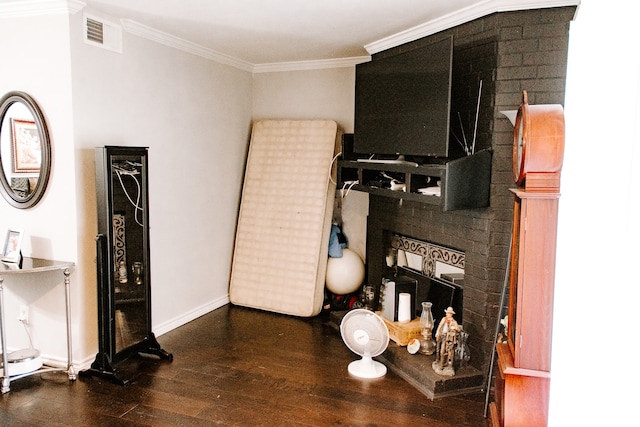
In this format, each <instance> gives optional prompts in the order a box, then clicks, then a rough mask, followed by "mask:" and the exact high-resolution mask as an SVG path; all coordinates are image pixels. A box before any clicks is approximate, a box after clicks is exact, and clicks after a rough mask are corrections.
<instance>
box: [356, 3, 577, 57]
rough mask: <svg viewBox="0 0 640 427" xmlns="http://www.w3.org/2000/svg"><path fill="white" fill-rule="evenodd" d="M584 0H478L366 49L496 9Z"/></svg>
mask: <svg viewBox="0 0 640 427" xmlns="http://www.w3.org/2000/svg"><path fill="white" fill-rule="evenodd" d="M579 5H580V0H522V1H513V0H485V1H482V2H478V3H476V4H474V5H472V6H469V7H467V8H465V9H462V10H459V11H457V12H455V13H451V14H449V15H446V16H443V17H442V18H438V19H434V20H433V21H429V22H425V23H424V24H420V25H417V26H415V27H413V28H409V29H407V30H404V31H401V32H399V33H397V34H394V35H391V36H389V37H385V38H383V39H381V40H378V41H375V42H372V43H369V44H367V45H365V46H364V48H365V49H366V50H367V52H369V54H370V55H373V54H376V53H378V52H382V51H383V50H387V49H390V48H393V47H396V46H400V45H401V44H404V43H408V42H412V41H414V40H418V39H420V38H422V37H426V36H430V35H432V34H435V33H437V32H439V31H443V30H447V29H449V28H453V27H455V26H458V25H461V24H464V23H466V22H470V21H473V20H474V19H477V18H480V17H483V16H486V15H490V14H492V13H496V12H510V11H515V10H528V9H544V8H550V7H562V6H579Z"/></svg>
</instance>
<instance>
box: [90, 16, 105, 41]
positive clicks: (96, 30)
mask: <svg viewBox="0 0 640 427" xmlns="http://www.w3.org/2000/svg"><path fill="white" fill-rule="evenodd" d="M87 40H90V41H92V42H96V43H100V44H104V25H103V24H102V22H100V21H96V20H95V19H91V18H87Z"/></svg>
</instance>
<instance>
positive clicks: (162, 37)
mask: <svg viewBox="0 0 640 427" xmlns="http://www.w3.org/2000/svg"><path fill="white" fill-rule="evenodd" d="M121 23H122V27H123V28H124V30H125V31H126V32H128V33H130V34H133V35H136V36H139V37H143V38H145V39H148V40H151V41H154V42H156V43H160V44H163V45H165V46H169V47H173V48H175V49H179V50H182V51H184V52H188V53H192V54H194V55H198V56H201V57H203V58H207V59H211V60H213V61H216V62H219V63H221V64H226V65H230V66H232V67H236V68H239V69H241V70H244V71H253V64H251V63H249V62H246V61H242V60H240V59H237V58H234V57H232V56H229V55H225V54H224V53H220V52H217V51H215V50H212V49H208V48H206V47H204V46H201V45H199V44H196V43H193V42H190V41H188V40H184V39H181V38H179V37H176V36H173V35H171V34H168V33H165V32H162V31H159V30H156V29H155V28H151V27H148V26H146V25H143V24H140V23H139V22H136V21H133V20H130V19H122V20H121Z"/></svg>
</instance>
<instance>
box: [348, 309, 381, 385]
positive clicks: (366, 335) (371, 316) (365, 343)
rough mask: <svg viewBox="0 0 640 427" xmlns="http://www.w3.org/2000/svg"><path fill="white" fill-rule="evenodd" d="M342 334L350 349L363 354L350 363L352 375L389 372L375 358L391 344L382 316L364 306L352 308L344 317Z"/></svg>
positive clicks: (361, 376) (379, 375)
mask: <svg viewBox="0 0 640 427" xmlns="http://www.w3.org/2000/svg"><path fill="white" fill-rule="evenodd" d="M340 334H341V335H342V340H343V341H344V343H345V344H346V345H347V347H349V350H351V351H353V352H354V353H356V354H358V355H360V356H362V359H360V360H354V361H353V362H351V363H350V364H349V373H350V374H351V375H353V376H356V377H358V378H379V377H382V376H384V375H385V374H386V373H387V367H386V366H385V365H383V364H382V363H380V362H378V361H375V360H373V357H375V356H378V355H380V354H382V353H383V352H384V351H385V350H386V349H387V346H388V345H389V330H388V329H387V325H385V324H384V321H383V320H382V319H381V318H380V316H378V315H377V314H375V313H373V312H372V311H369V310H365V309H362V308H357V309H355V310H351V311H349V312H347V314H346V315H345V316H344V317H343V318H342V322H341V323H340Z"/></svg>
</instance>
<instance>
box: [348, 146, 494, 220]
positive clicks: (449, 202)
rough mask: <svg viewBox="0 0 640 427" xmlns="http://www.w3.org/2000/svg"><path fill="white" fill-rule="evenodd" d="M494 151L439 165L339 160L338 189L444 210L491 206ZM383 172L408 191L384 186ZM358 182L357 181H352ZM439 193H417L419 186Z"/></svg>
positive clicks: (480, 152) (484, 151) (485, 151)
mask: <svg viewBox="0 0 640 427" xmlns="http://www.w3.org/2000/svg"><path fill="white" fill-rule="evenodd" d="M491 157H492V152H491V150H482V151H479V152H478V153H476V154H474V155H472V156H467V157H462V158H460V159H455V160H450V161H447V162H443V163H440V164H423V165H418V166H414V165H410V164H381V163H366V162H358V161H356V160H340V161H339V162H338V166H339V174H338V181H339V183H338V188H351V189H352V190H357V191H364V192H367V193H370V194H375V195H379V196H384V197H391V198H396V199H403V200H409V201H415V202H420V203H427V204H431V205H436V206H440V207H441V209H442V210H443V211H453V210H459V209H476V208H484V207H487V206H489V188H490V184H491ZM381 172H384V173H385V174H387V175H389V176H391V177H393V178H395V179H397V180H398V181H401V182H404V184H405V191H398V190H391V189H389V188H385V186H384V185H383V184H382V182H380V181H381ZM354 181H357V183H356V184H353V185H352V183H353V182H354ZM438 182H439V187H440V194H439V195H430V194H421V193H419V192H418V189H420V188H425V187H429V188H434V189H437V188H438V185H437V183H438Z"/></svg>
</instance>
